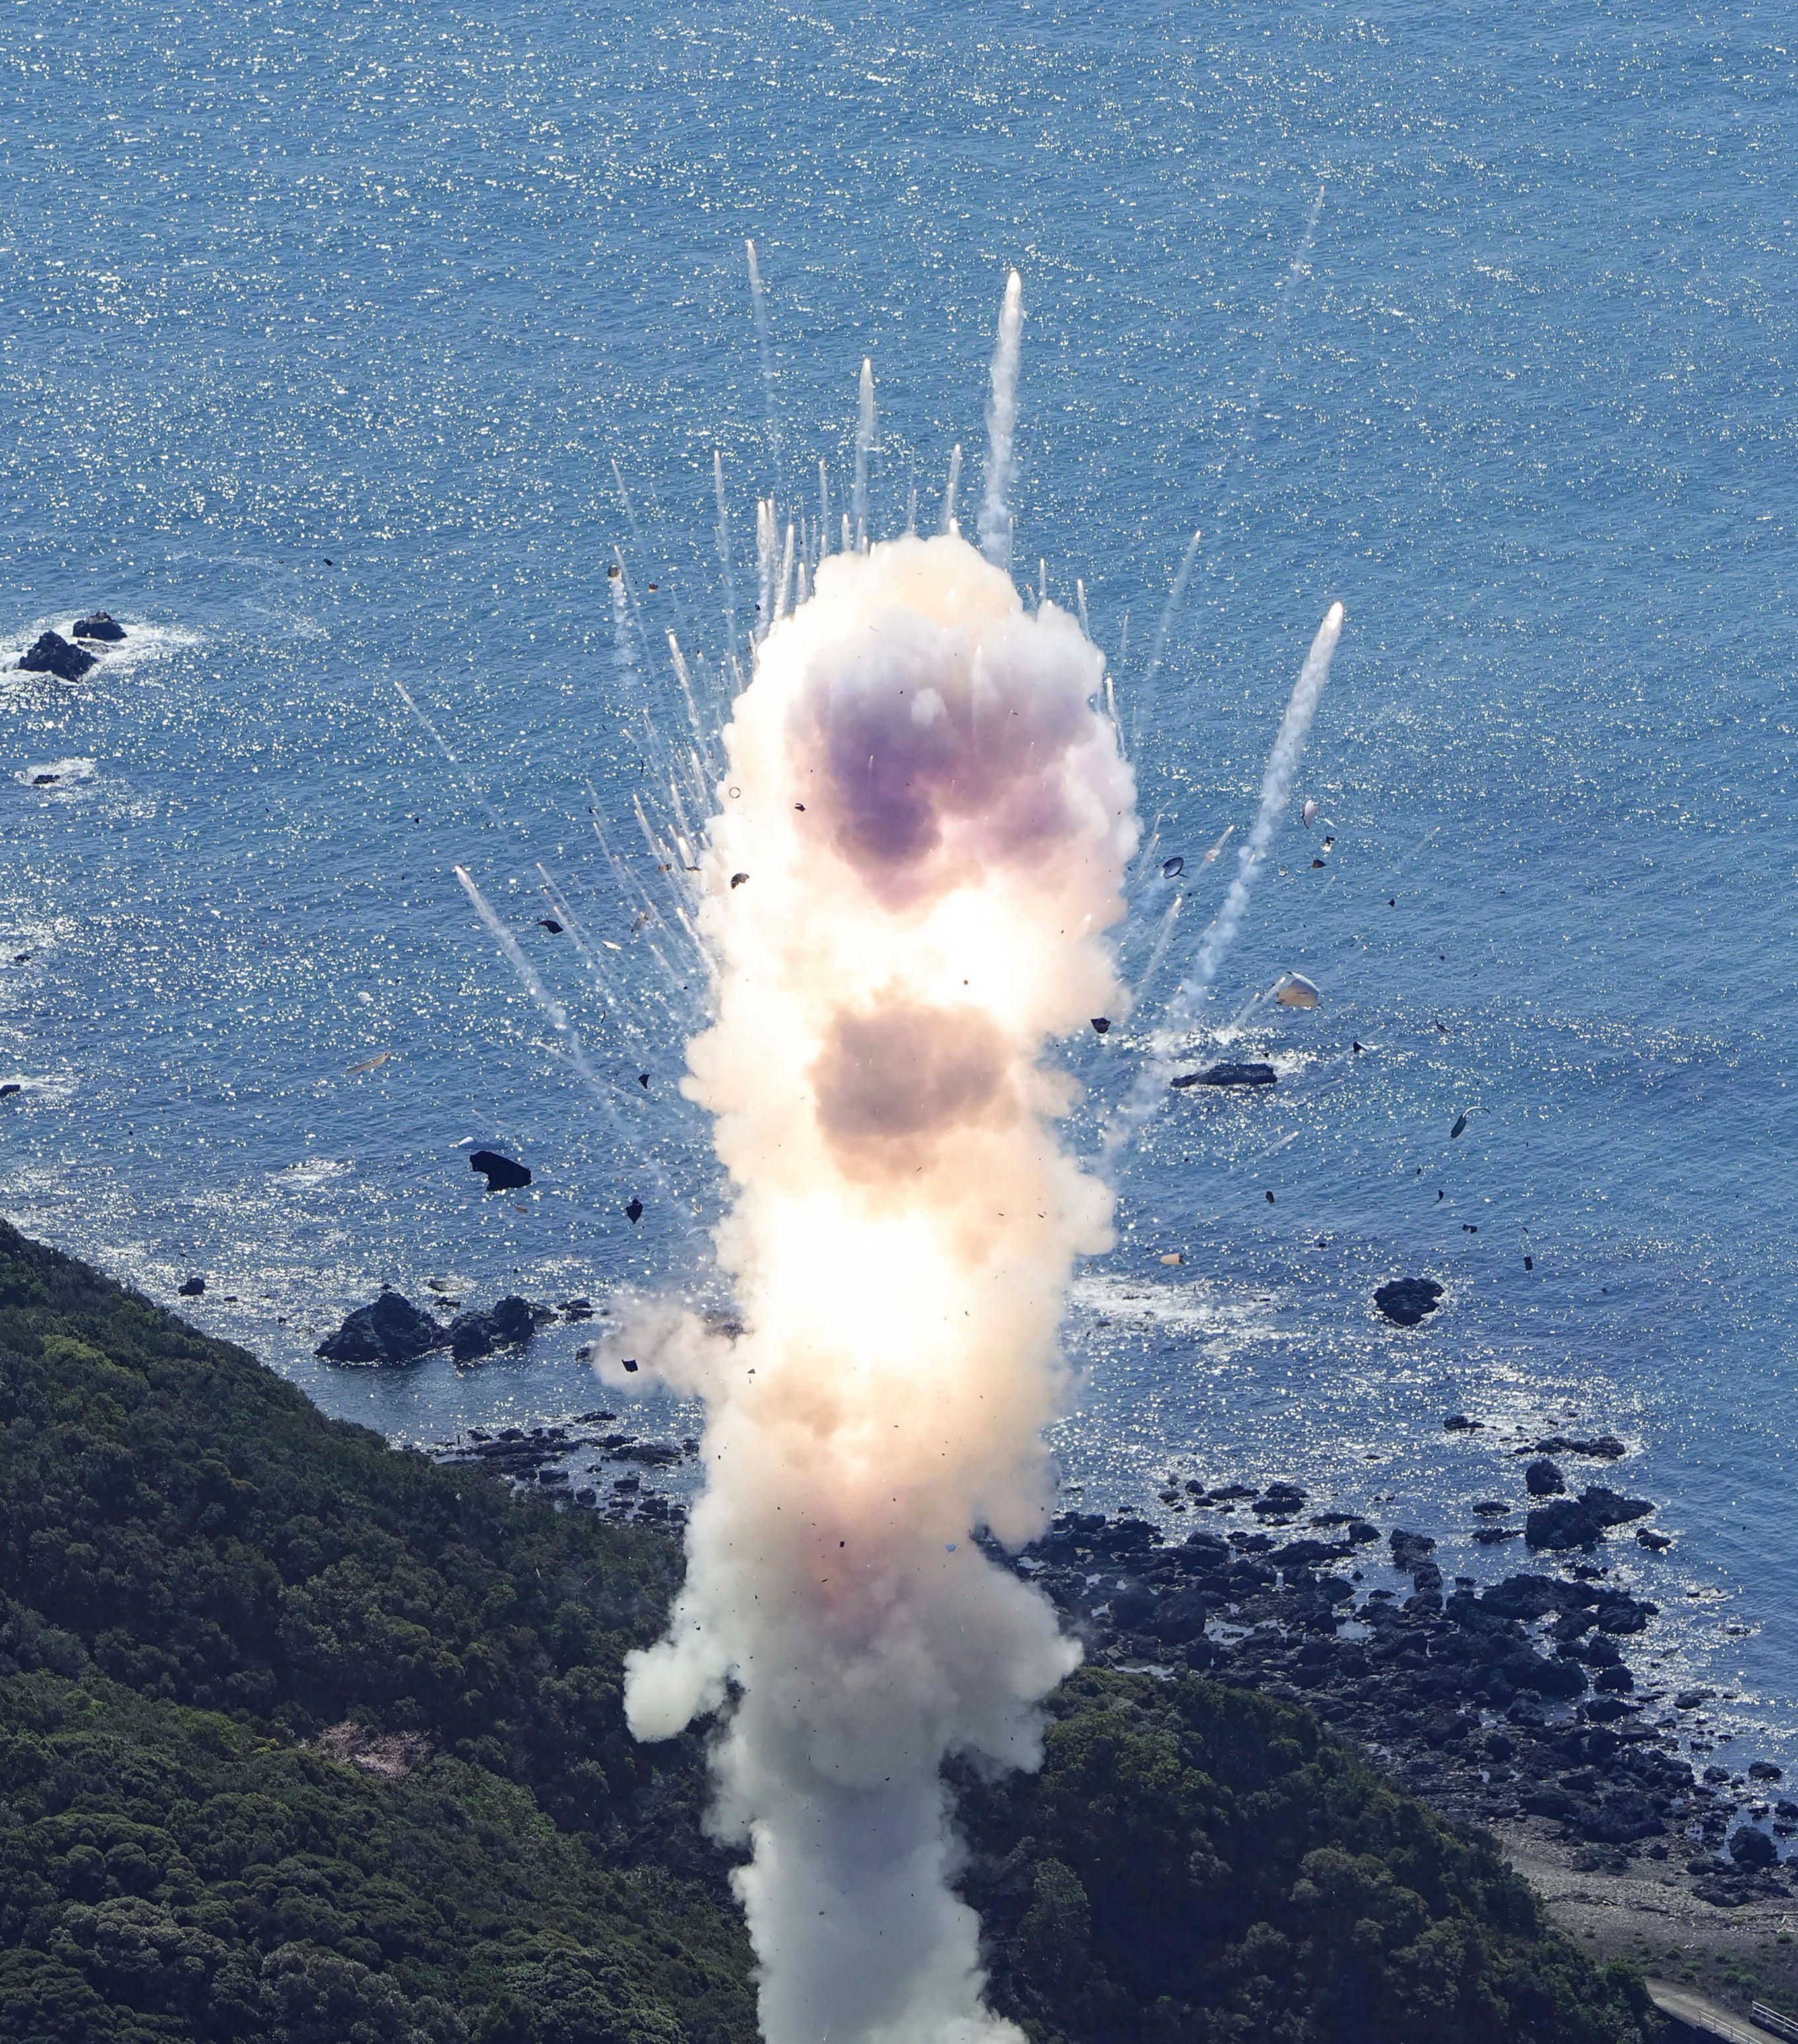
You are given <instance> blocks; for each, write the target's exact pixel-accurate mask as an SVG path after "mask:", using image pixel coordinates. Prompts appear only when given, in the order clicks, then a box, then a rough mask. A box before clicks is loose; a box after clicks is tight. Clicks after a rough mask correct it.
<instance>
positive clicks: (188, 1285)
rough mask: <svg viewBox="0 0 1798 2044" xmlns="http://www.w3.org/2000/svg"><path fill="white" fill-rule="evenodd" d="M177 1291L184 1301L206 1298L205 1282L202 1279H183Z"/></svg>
mask: <svg viewBox="0 0 1798 2044" xmlns="http://www.w3.org/2000/svg"><path fill="white" fill-rule="evenodd" d="M179 1291H180V1293H181V1296H182V1298H184V1299H199V1298H203V1297H205V1296H206V1279H205V1278H204V1277H183V1278H182V1281H181V1283H180V1285H179Z"/></svg>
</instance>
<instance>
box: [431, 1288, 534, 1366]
mask: <svg viewBox="0 0 1798 2044" xmlns="http://www.w3.org/2000/svg"><path fill="white" fill-rule="evenodd" d="M554 1319H555V1310H554V1308H551V1307H548V1306H532V1304H531V1303H530V1301H528V1300H526V1299H521V1298H520V1297H517V1294H516V1293H514V1294H513V1295H512V1296H511V1297H508V1298H504V1299H501V1300H498V1301H496V1302H495V1303H494V1305H493V1306H492V1307H491V1308H490V1309H489V1310H487V1311H486V1312H482V1311H480V1310H478V1309H475V1310H471V1311H470V1312H466V1313H458V1314H457V1315H456V1316H455V1319H454V1320H451V1322H450V1324H449V1345H450V1349H451V1353H452V1354H454V1355H455V1359H456V1361H457V1362H474V1361H475V1360H476V1359H477V1358H479V1357H481V1356H483V1355H491V1354H493V1352H494V1350H495V1349H498V1348H513V1347H517V1344H518V1343H521V1342H527V1341H528V1340H529V1339H531V1337H532V1335H534V1334H535V1333H536V1331H537V1325H538V1323H539V1321H540V1320H554Z"/></svg>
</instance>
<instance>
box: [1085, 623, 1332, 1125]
mask: <svg viewBox="0 0 1798 2044" xmlns="http://www.w3.org/2000/svg"><path fill="white" fill-rule="evenodd" d="M1342 632H1343V606H1342V605H1340V604H1339V603H1333V604H1331V606H1330V608H1329V609H1328V610H1327V612H1326V613H1325V614H1324V622H1323V623H1322V624H1320V626H1319V627H1318V628H1317V636H1316V638H1314V639H1313V640H1312V642H1311V650H1310V651H1309V652H1308V653H1307V654H1306V655H1305V659H1304V666H1303V667H1301V668H1300V670H1299V678H1298V680H1297V682H1295V683H1294V684H1293V693H1292V695H1291V697H1290V698H1289V700H1288V701H1287V704H1286V713H1285V716H1284V717H1282V718H1281V720H1280V729H1279V733H1278V735H1277V736H1276V738H1275V739H1274V750H1273V751H1271V752H1270V754H1269V755H1268V758H1267V766H1266V770H1265V771H1264V772H1263V773H1262V779H1261V806H1260V808H1259V809H1258V811H1257V812H1256V814H1255V820H1254V828H1253V829H1252V830H1251V832H1249V835H1248V838H1247V841H1246V843H1244V844H1243V848H1242V850H1241V851H1240V852H1239V853H1238V854H1237V866H1236V874H1235V878H1234V879H1233V880H1231V883H1230V886H1229V890H1228V892H1227V893H1226V894H1225V895H1224V904H1223V906H1222V907H1221V908H1220V909H1219V910H1218V912H1217V914H1216V916H1215V917H1214V918H1213V919H1212V924H1211V926H1210V928H1208V929H1207V931H1206V932H1205V933H1204V936H1203V937H1202V938H1201V939H1200V942H1199V949H1198V955H1197V957H1196V958H1195V959H1194V960H1193V969H1192V970H1191V971H1190V972H1189V973H1188V974H1187V975H1186V977H1185V978H1184V979H1183V980H1182V981H1181V982H1180V985H1178V987H1177V988H1176V989H1174V995H1173V997H1172V998H1171V999H1170V1001H1169V1002H1168V1005H1167V1011H1166V1014H1165V1015H1164V1016H1162V1020H1161V1023H1160V1024H1159V1026H1158V1028H1157V1029H1156V1031H1155V1034H1154V1040H1153V1043H1151V1047H1150V1051H1149V1055H1148V1056H1147V1058H1146V1059H1145V1060H1144V1062H1143V1068H1142V1070H1141V1071H1140V1072H1139V1074H1137V1077H1136V1081H1135V1085H1133V1086H1132V1087H1131V1090H1130V1093H1129V1095H1128V1099H1127V1100H1126V1101H1125V1103H1124V1108H1123V1109H1122V1111H1121V1115H1120V1117H1119V1118H1116V1119H1114V1120H1113V1121H1112V1124H1111V1126H1110V1128H1108V1130H1107V1131H1106V1135H1105V1147H1106V1149H1107V1151H1113V1150H1115V1149H1116V1148H1117V1147H1119V1146H1120V1144H1122V1143H1124V1142H1125V1141H1126V1140H1127V1139H1128V1138H1129V1137H1130V1136H1131V1135H1134V1134H1135V1131H1136V1130H1137V1129H1139V1128H1141V1126H1142V1125H1143V1123H1144V1122H1145V1121H1147V1119H1148V1118H1149V1116H1151V1114H1152V1113H1153V1112H1154V1110H1155V1108H1157V1107H1158V1105H1160V1104H1161V1101H1162V1097H1164V1096H1165V1094H1166V1091H1167V1075H1168V1073H1169V1071H1170V1069H1171V1067H1172V1065H1173V1062H1174V1046H1175V1042H1176V1039H1178V1037H1179V1036H1180V1035H1181V1034H1182V1033H1183V1032H1185V1030H1187V1029H1188V1028H1190V1026H1191V1023H1192V1018H1193V1014H1194V1013H1195V1012H1196V1011H1197V1008H1198V1005H1199V1003H1200V1002H1201V1001H1203V1000H1204V997H1205V995H1206V994H1207V993H1209V992H1210V990H1211V984H1212V981H1213V980H1214V979H1215V978H1216V977H1217V969H1218V967H1219V966H1220V965H1221V964H1222V963H1223V962H1224V955H1225V953H1226V952H1227V951H1228V950H1229V948H1230V947H1231V944H1232V943H1234V942H1235V936H1236V932H1237V931H1238V930H1239V928H1241V927H1242V921H1243V913H1244V912H1245V911H1246V910H1247V907H1248V905H1249V897H1250V895H1251V893H1253V891H1254V882H1255V876H1256V875H1257V874H1258V873H1259V872H1260V870H1261V868H1262V863H1263V862H1264V861H1265V859H1266V857H1267V852H1268V847H1270V845H1271V844H1272V843H1273V842H1274V832H1276V831H1277V829H1278V828H1280V824H1281V820H1282V819H1283V818H1284V817H1285V813H1286V801H1287V797H1289V795H1290V794H1291V793H1292V786H1293V774H1294V773H1295V772H1297V769H1298V763H1299V759H1300V755H1301V754H1302V753H1303V752H1304V741H1305V738H1306V735H1307V734H1308V732H1309V731H1310V729H1311V720H1312V717H1314V716H1315V715H1316V711H1317V701H1318V698H1319V697H1320V696H1321V695H1322V694H1323V693H1324V683H1325V682H1327V681H1328V679H1329V678H1330V663H1331V659H1333V658H1334V656H1335V651H1336V642H1337V641H1338V640H1339V639H1340V638H1341V636H1342ZM1225 835H1226V836H1227V835H1228V833H1227V832H1226V833H1225ZM1218 842H1219V843H1220V845H1221V843H1223V840H1222V839H1221V838H1220V840H1218Z"/></svg>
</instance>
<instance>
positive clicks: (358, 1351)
mask: <svg viewBox="0 0 1798 2044" xmlns="http://www.w3.org/2000/svg"><path fill="white" fill-rule="evenodd" d="M449 1339H450V1334H449V1329H448V1327H443V1326H441V1325H440V1324H439V1323H438V1322H437V1321H436V1320H433V1319H432V1317H431V1316H430V1315H429V1314H428V1313H427V1312H422V1311H421V1309H420V1308H418V1307H417V1306H415V1305H413V1304H412V1302H411V1301H409V1299H407V1298H405V1297H403V1296H402V1295H401V1293H398V1292H394V1291H384V1292H382V1294H381V1296H380V1297H379V1298H378V1299H376V1300H375V1301H373V1302H372V1303H371V1304H369V1305H366V1306H359V1307H357V1308H356V1309H355V1312H353V1313H351V1314H350V1315H348V1317H347V1318H346V1319H345V1320H344V1324H343V1325H342V1326H341V1327H340V1328H339V1329H338V1330H337V1331H336V1334H334V1335H327V1336H326V1337H325V1339H324V1340H323V1341H321V1343H319V1344H318V1347H317V1349H316V1350H314V1351H313V1353H314V1354H317V1355H321V1356H322V1357H323V1358H325V1361H326V1362H345V1363H361V1364H364V1365H367V1366H374V1367H379V1366H382V1365H386V1364H393V1363H401V1362H415V1361H416V1360H417V1358H419V1357H420V1356H421V1355H425V1354H429V1352H430V1351H431V1350H432V1349H438V1348H444V1347H448V1343H449Z"/></svg>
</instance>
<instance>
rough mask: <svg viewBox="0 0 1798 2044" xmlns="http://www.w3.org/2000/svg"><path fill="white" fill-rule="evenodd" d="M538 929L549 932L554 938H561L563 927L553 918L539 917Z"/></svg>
mask: <svg viewBox="0 0 1798 2044" xmlns="http://www.w3.org/2000/svg"><path fill="white" fill-rule="evenodd" d="M537 928H539V929H540V930H547V931H548V932H549V933H550V935H551V936H552V937H559V936H561V934H562V925H561V924H559V922H557V920H555V917H554V916H538V918H537Z"/></svg>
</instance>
